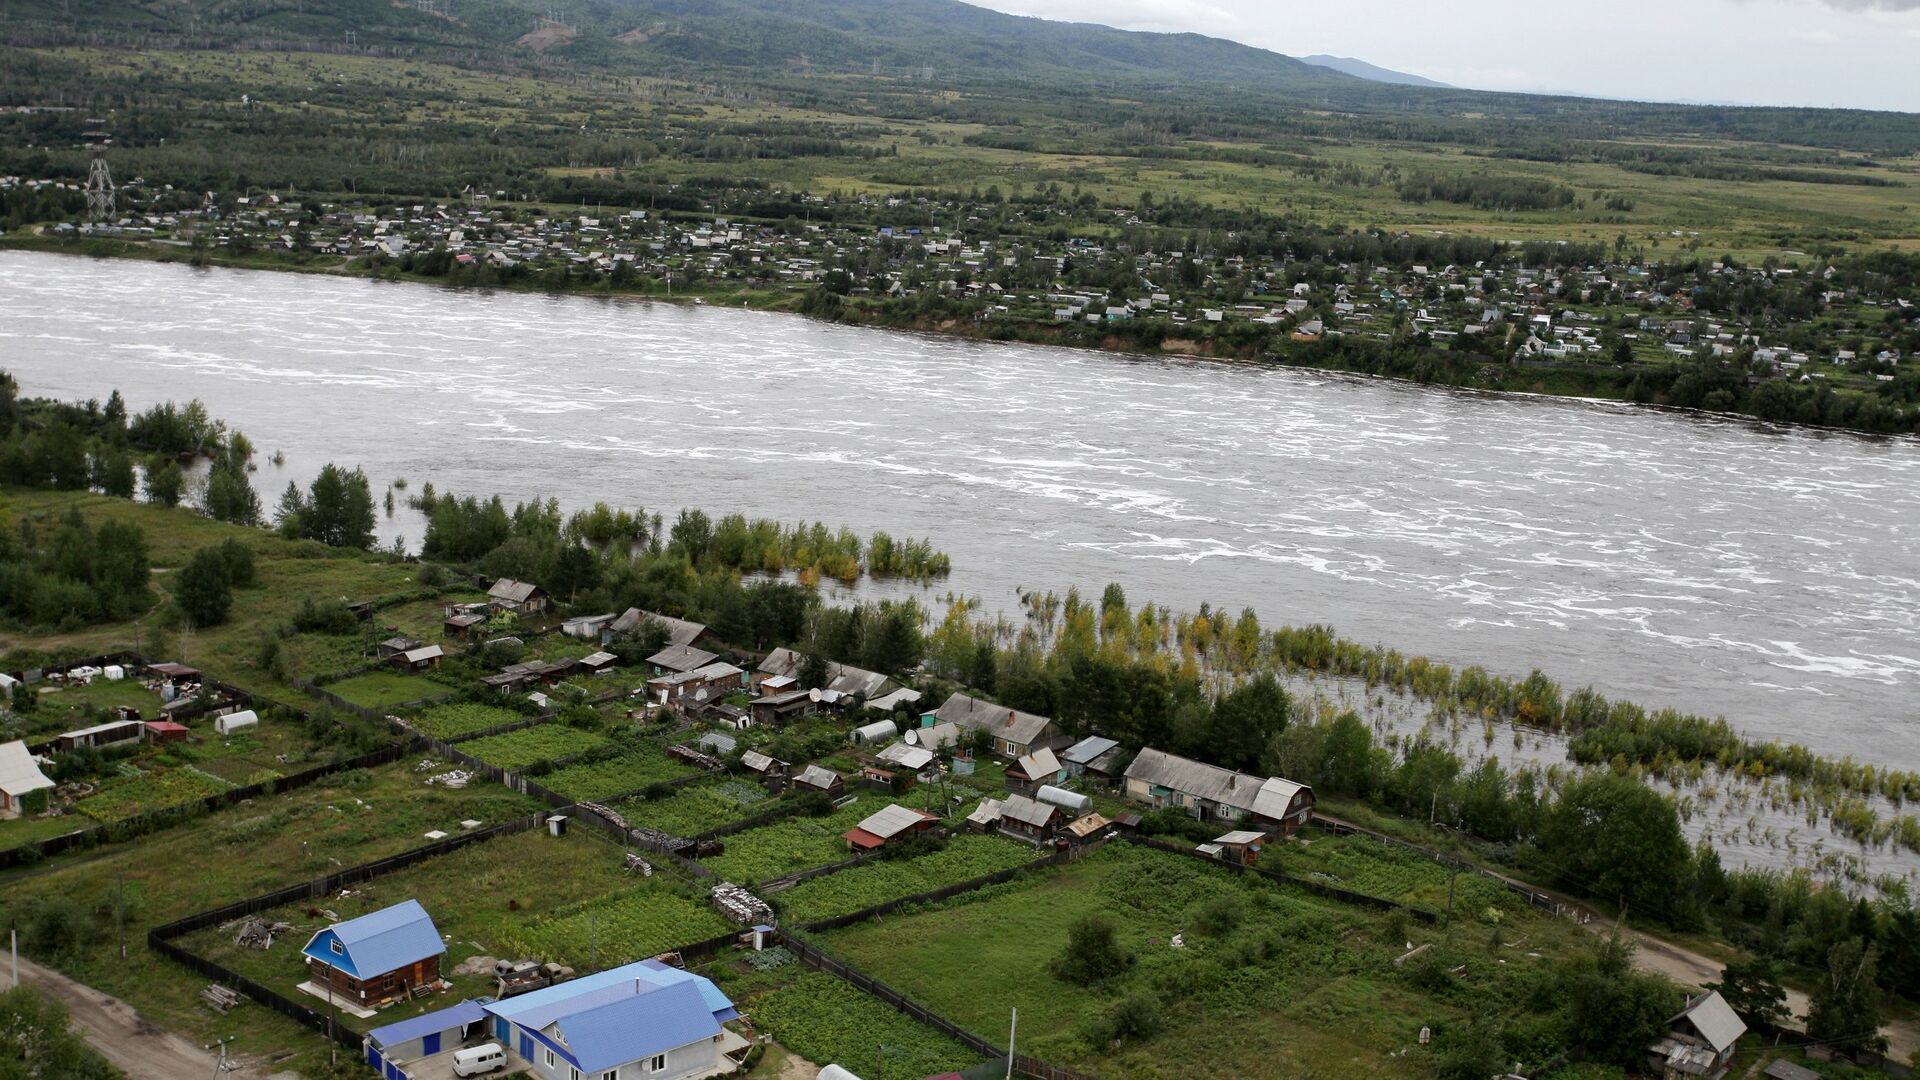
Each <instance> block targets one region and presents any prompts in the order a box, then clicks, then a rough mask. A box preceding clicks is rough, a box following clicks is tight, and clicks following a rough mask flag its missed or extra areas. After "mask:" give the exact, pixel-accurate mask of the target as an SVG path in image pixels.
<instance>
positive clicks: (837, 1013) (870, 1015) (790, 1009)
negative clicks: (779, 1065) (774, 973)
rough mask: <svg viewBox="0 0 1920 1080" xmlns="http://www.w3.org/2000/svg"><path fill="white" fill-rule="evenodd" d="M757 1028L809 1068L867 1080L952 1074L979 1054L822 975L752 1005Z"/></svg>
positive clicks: (809, 974)
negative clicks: (834, 1067) (853, 1073)
mask: <svg viewBox="0 0 1920 1080" xmlns="http://www.w3.org/2000/svg"><path fill="white" fill-rule="evenodd" d="M747 1009H748V1013H749V1015H751V1016H752V1017H753V1020H754V1023H755V1025H756V1026H757V1027H758V1028H759V1029H760V1030H761V1031H765V1032H769V1033H771V1034H772V1035H773V1037H774V1039H775V1040H776V1041H778V1042H779V1043H780V1044H781V1045H782V1046H785V1047H787V1048H788V1049H790V1050H792V1051H793V1052H794V1053H796V1054H799V1055H800V1056H801V1057H803V1058H806V1059H807V1060H808V1061H813V1062H820V1063H826V1062H839V1063H841V1064H842V1065H844V1066H845V1067H847V1068H852V1069H858V1070H859V1074H860V1075H861V1076H863V1077H871V1078H873V1080H920V1078H921V1077H924V1076H932V1075H934V1074H937V1073H943V1072H958V1071H959V1070H961V1069H964V1068H967V1067H968V1066H970V1065H973V1064H974V1063H976V1062H978V1061H979V1060H980V1058H979V1055H977V1054H975V1053H974V1052H973V1051H971V1050H969V1049H967V1048H966V1047H964V1046H962V1045H960V1044H959V1043H957V1042H954V1041H953V1040H952V1039H949V1038H947V1037H946V1036H945V1035H942V1034H940V1033H939V1032H938V1031H935V1030H934V1029H932V1028H930V1027H928V1026H926V1025H925V1024H922V1023H920V1022H919V1021H917V1020H913V1019H910V1018H908V1017H905V1016H902V1015H901V1014H899V1013H897V1012H895V1011H893V1009H892V1008H890V1007H889V1006H887V1005H885V1004H882V1003H881V1002H879V1001H877V1000H875V999H873V998H871V997H869V996H867V995H866V994H863V993H861V992H860V991H858V990H856V989H854V988H853V987H852V986H850V985H848V984H847V983H845V982H842V981H841V980H839V979H836V978H834V977H833V976H831V975H828V974H825V973H824V972H818V971H809V972H807V973H806V974H804V975H802V976H800V977H799V978H798V979H795V980H794V981H793V982H791V983H789V984H787V985H786V986H783V987H781V988H780V989H778V990H774V991H771V992H769V993H767V994H764V995H762V996H760V997H757V998H754V999H753V1000H752V1001H751V1002H749V1003H748V1006H747Z"/></svg>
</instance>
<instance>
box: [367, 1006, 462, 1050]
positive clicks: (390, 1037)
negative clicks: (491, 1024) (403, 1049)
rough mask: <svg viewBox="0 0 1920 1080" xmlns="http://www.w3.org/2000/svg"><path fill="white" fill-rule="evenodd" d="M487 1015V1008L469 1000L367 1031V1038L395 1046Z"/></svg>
mask: <svg viewBox="0 0 1920 1080" xmlns="http://www.w3.org/2000/svg"><path fill="white" fill-rule="evenodd" d="M486 1017H487V1010H486V1009H484V1008H481V1006H480V1003H479V1002H477V1001H473V1000H467V1001H463V1002H461V1003H460V1004H458V1005H454V1006H451V1007H449V1008H445V1009H437V1010H435V1011H433V1012H430V1013H422V1014H420V1015H419V1016H415V1017H412V1018H410V1019H407V1020H402V1021H400V1022H399V1023H397V1024H388V1025H387V1026H386V1027H377V1028H374V1029H373V1030H372V1031H369V1032H367V1040H368V1041H369V1042H371V1043H373V1045H375V1046H394V1045H397V1044H399V1043H403V1042H412V1041H413V1040H414V1039H417V1038H419V1037H421V1036H422V1035H432V1034H434V1033H435V1032H440V1031H452V1030H453V1029H455V1028H461V1027H466V1026H467V1025H468V1024H471V1023H473V1022H474V1021H476V1020H484V1019H486Z"/></svg>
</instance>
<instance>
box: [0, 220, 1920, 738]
mask: <svg viewBox="0 0 1920 1080" xmlns="http://www.w3.org/2000/svg"><path fill="white" fill-rule="evenodd" d="M0 367H4V368H6V369H7V370H10V371H11V372H13V373H14V375H15V376H16V377H17V378H18V379H19V380H20V382H21V384H22V387H23V391H24V392H25V393H27V394H30V395H50V396H55V397H60V398H67V399H76V398H89V397H99V398H105V397H106V395H107V392H108V391H109V390H110V389H113V388H115V387H118V388H119V389H120V390H121V392H122V393H123V394H125V396H126V397H127V400H128V401H129V403H130V404H131V405H133V406H134V407H136V408H139V407H144V406H145V405H147V404H151V403H153V402H156V401H162V400H167V399H173V400H176V401H183V402H184V401H185V400H187V399H189V398H196V397H197V398H200V399H203V400H204V401H205V402H206V403H207V405H208V407H209V409H210V410H211V411H212V413H213V415H215V416H217V417H221V418H224V419H226V420H227V421H229V422H230V423H232V424H233V425H235V426H237V427H239V428H240V429H242V430H244V431H246V432H247V434H248V435H249V436H251V437H252V438H253V440H254V442H255V444H256V445H257V446H259V447H260V449H261V450H262V452H263V457H264V456H266V455H269V454H271V453H272V452H273V451H274V450H281V451H284V452H285V454H286V457H287V461H286V464H285V466H284V467H281V468H275V467H273V466H271V465H265V464H263V466H262V469H261V472H260V474H259V478H258V482H259V486H260V487H261V488H262V495H263V498H264V500H265V502H266V504H267V505H268V506H269V507H271V506H272V504H273V502H274V500H275V499H276V497H277V495H278V491H279V489H280V488H281V487H284V486H285V484H286V481H287V480H288V479H289V478H293V479H303V480H304V479H305V478H307V477H310V476H311V475H312V474H313V472H314V471H316V470H317V469H318V467H319V466H320V464H322V463H324V462H327V461H336V462H340V463H342V464H350V465H361V466H364V467H365V468H366V470H367V471H368V473H369V475H370V476H371V477H372V478H373V480H374V482H375V484H376V487H381V486H384V484H385V483H386V482H388V481H390V480H392V479H394V478H398V477H404V478H406V479H407V480H408V481H410V482H411V483H412V484H413V485H415V487H417V486H418V484H419V483H420V482H421V481H425V480H431V481H433V483H434V484H435V486H436V487H437V488H438V489H439V490H441V491H459V492H477V493H491V492H499V493H501V494H502V495H504V496H506V497H507V498H508V499H509V500H515V499H527V498H533V497H540V498H545V497H547V496H554V497H557V498H558V499H559V500H560V502H561V503H562V504H563V505H564V506H566V507H567V508H569V509H572V508H577V507H580V506H582V505H589V504H591V503H593V502H595V501H597V500H604V501H607V502H609V503H612V504H615V505H619V506H629V507H642V506H643V507H645V508H647V509H649V510H656V511H661V512H664V513H665V514H666V515H667V516H668V518H669V519H670V518H671V517H672V515H673V513H674V512H675V510H677V509H678V508H679V507H682V506H702V507H705V508H707V509H709V510H712V511H732V510H742V511H746V512H748V513H750V514H755V515H762V516H769V517H775V518H780V519H783V520H788V521H795V520H802V519H807V520H813V519H818V520H823V521H826V522H827V523H829V524H832V525H838V524H847V525H851V526H853V527H855V528H856V529H858V530H859V531H860V532H862V533H863V534H864V533H867V532H871V531H873V530H876V529H886V530H889V531H891V532H893V533H894V534H895V535H914V536H929V537H931V538H932V539H933V540H934V542H935V544H936V545H937V546H938V547H940V548H941V549H943V550H945V551H947V552H949V553H950V554H951V555H952V556H953V562H954V566H955V572H954V575H953V579H952V581H951V582H950V583H948V584H947V585H945V586H942V588H941V591H944V590H945V588H947V587H951V588H953V589H955V590H957V591H960V592H963V593H967V594H971V595H975V596H979V597H981V598H983V599H984V600H986V601H987V602H988V603H989V604H990V605H995V606H999V607H1002V608H1005V609H1007V610H1012V609H1014V608H1015V606H1016V599H1015V591H1016V590H1017V589H1018V588H1021V587H1026V588H1029V589H1033V588H1039V589H1048V588H1051V589H1057V590H1059V591H1062V592H1064V591H1065V589H1066V587H1067V586H1069V585H1078V586H1080V587H1081V588H1082V589H1083V590H1091V591H1095V592H1097V591H1098V590H1099V589H1100V588H1101V587H1102V586H1103V585H1104V584H1105V583H1106V582H1109V581H1119V582H1121V583H1123V584H1124V585H1125V586H1126V590H1127V595H1128V597H1129V598H1130V599H1132V600H1134V601H1135V602H1139V601H1142V600H1146V599H1152V600H1154V601H1157V602H1159V603H1163V604H1167V605H1169V606H1172V607H1175V608H1178V609H1192V608H1195V607H1197V606H1198V605H1199V604H1200V603H1201V602H1202V601H1210V602H1211V603H1212V604H1213V605H1214V606H1215V607H1216V608H1220V607H1224V608H1227V609H1230V610H1233V611H1236V612H1237V611H1238V610H1239V609H1240V608H1242V607H1246V606H1251V607H1253V608H1255V609H1256V610H1258V611H1259V612H1260V614H1261V616H1262V618H1263V620H1265V621H1266V622H1268V623H1270V624H1277V623H1281V622H1292V623H1307V622H1329V623H1332V624H1334V625H1335V626H1336V627H1338V628H1339V629H1340V630H1341V631H1342V632H1343V633H1345V634H1346V635H1348V636H1350V637H1355V638H1358V639H1361V640H1364V641H1369V642H1372V641H1378V642H1384V643H1387V644H1390V645H1393V646H1396V647H1398V648H1400V649H1403V650H1406V651H1408V652H1419V653H1425V654H1428V655H1431V656H1433V657H1436V658H1439V659H1444V660H1447V661H1451V662H1454V663H1456V664H1464V663H1481V664H1484V665H1486V666H1488V667H1489V668H1491V669H1493V670H1496V671H1500V672H1506V673H1512V674H1524V673H1525V672H1526V671H1528V670H1529V669H1531V668H1534V667H1539V668H1541V669H1543V670H1545V671H1546V672H1548V673H1549V674H1551V675H1552V676H1554V677H1555V678H1557V679H1559V680H1560V681H1561V682H1562V683H1563V684H1566V685H1568V686H1569V687H1571V686H1577V685H1582V684H1592V685H1593V686H1595V687H1597V688H1599V689H1600V690H1602V691H1603V692H1605V693H1607V694H1610V695H1616V696H1623V697H1628V698H1632V699H1634V700H1637V701H1640V702H1643V703H1646V704H1649V705H1674V706H1679V707H1683V708H1686V709H1689V710H1695V711H1700V712H1704V713H1708V714H1723V715H1725V716H1727V717H1728V718H1729V719H1730V720H1732V721H1733V722H1734V723H1735V724H1737V725H1738V726H1739V727H1740V728H1742V729H1743V730H1745V731H1748V732H1751V733H1755V734H1759V735H1764V736H1774V737H1779V738H1784V739H1790V740H1795V741H1802V742H1806V743H1809V744H1811V745H1813V746H1814V747H1816V748H1818V749H1821V750H1823V751H1826V752H1830V753H1835V754H1851V755H1854V756H1856V757H1858V758H1861V759H1864V760H1871V761H1876V762H1883V763H1886V764H1890V765H1896V766H1900V767H1905V768H1920V694H1916V684H1920V443H1916V442H1915V441H1912V440H1886V439H1869V438H1860V437H1855V436H1851V435H1845V434H1838V433H1831V432H1820V431H1810V430H1796V429H1781V428H1774V427H1769V426H1763V425H1757V424H1752V423H1744V422H1737V421H1727V420H1718V419H1710V418H1704V417H1699V416H1692V415H1679V414H1673V413H1667V412H1660V411H1654V410H1649V409H1641V408H1633V407H1627V406H1621V405H1614V404H1605V403H1593V402H1585V401H1571V400H1554V399H1541V398H1530V397H1505V396H1494V395H1485V394H1463V393H1452V392H1447V391H1442V390H1434V389H1426V388H1422V387H1418V386H1412V385H1406V384H1400V383H1393V382H1382V381H1372V380H1362V379H1349V378H1342V377H1332V376H1327V375H1322V374H1318V373H1313V372H1302V371H1286V370H1261V369H1256V368H1252V367H1244V366H1234V365H1226V364H1215V363H1207V362H1188V361H1181V360H1168V359H1158V358H1140V357H1127V356H1117V355H1109V354H1102V353H1095V352H1081V351H1075V350H1068V349H1057V348H1042V347H1034V346H1023V345H1001V344H981V343H974V342H966V341H958V340H949V339H943V338H938V337H924V336H916V335H905V334H898V333H892V332H887V331H880V330H868V329H861V328H849V327H843V326H833V325H827V324H823V323H818V322H812V321H808V320H805V319H801V318H798V317H794V316H787V315H769V314H761V313H754V312H748V311H741V310H722V309H719V308H715V307H686V306H672V305H666V304H655V303H646V302H626V301H605V300H596V299H590V298H577V297H576V298H563V297H542V296H530V295H520V294H509V293H484V292H466V293H462V292H454V291H447V290H441V289H435V288H429V287H423V286H414V285H393V284H381V283H376V282H368V281H358V280H342V279H335V278H328V277H314V276H301V275H294V274H273V273H258V272H240V271H225V270H194V269H190V268H187V267H184V266H162V265H154V264H147V263H139V262H125V261H106V260H84V259H76V258H68V257H62V256H55V255H35V254H20V253H6V254H0ZM388 528H389V531H390V534H391V533H393V532H405V533H408V534H412V538H413V539H415V540H417V532H418V530H419V528H420V525H419V522H418V520H417V518H408V517H406V516H405V515H404V514H403V516H402V518H400V519H396V520H395V521H394V522H392V523H390V524H389V526H388Z"/></svg>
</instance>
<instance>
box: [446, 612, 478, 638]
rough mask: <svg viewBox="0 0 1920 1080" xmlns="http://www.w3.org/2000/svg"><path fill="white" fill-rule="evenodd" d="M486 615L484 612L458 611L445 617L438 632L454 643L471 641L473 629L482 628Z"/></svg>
mask: <svg viewBox="0 0 1920 1080" xmlns="http://www.w3.org/2000/svg"><path fill="white" fill-rule="evenodd" d="M486 621H487V615H486V612H484V611H459V612H453V613H450V614H448V615H447V617H446V619H445V620H444V621H442V622H441V624H440V632H441V633H442V634H445V635H446V636H447V637H450V638H452V639H454V640H455V641H471V640H473V634H474V628H475V627H478V626H484V625H485V624H486Z"/></svg>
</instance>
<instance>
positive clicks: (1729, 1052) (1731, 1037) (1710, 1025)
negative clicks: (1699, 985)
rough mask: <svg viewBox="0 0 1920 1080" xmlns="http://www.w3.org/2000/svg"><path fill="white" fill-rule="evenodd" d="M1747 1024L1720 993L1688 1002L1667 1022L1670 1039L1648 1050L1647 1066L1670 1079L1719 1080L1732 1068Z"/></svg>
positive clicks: (1701, 996)
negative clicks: (1699, 1079)
mask: <svg viewBox="0 0 1920 1080" xmlns="http://www.w3.org/2000/svg"><path fill="white" fill-rule="evenodd" d="M1746 1033H1747V1025H1746V1022H1745V1021H1743V1020H1741V1019H1740V1017H1739V1015H1738V1014H1736V1013H1735V1012H1734V1011H1733V1007H1732V1006H1731V1005H1728V1004H1727V1001H1726V999H1725V998H1723V997H1721V996H1720V994H1719V993H1718V992H1717V991H1711V990H1710V991H1708V992H1706V993H1704V994H1700V995H1698V996H1697V997H1693V998H1689V999H1688V1000H1687V1007H1686V1008H1684V1009H1682V1010H1680V1011H1679V1012H1678V1013H1676V1014H1675V1015H1674V1017H1673V1018H1672V1019H1671V1020H1668V1021H1667V1037H1666V1038H1664V1039H1661V1040H1660V1041H1659V1042H1657V1043H1655V1044H1653V1045H1652V1046H1650V1047H1648V1048H1647V1057H1648V1064H1649V1065H1650V1066H1651V1067H1652V1068H1653V1070H1654V1071H1655V1072H1657V1073H1659V1074H1660V1075H1662V1076H1667V1077H1696V1076H1697V1077H1704V1078H1705V1080H1719V1078H1720V1077H1723V1076H1725V1075H1726V1074H1727V1070H1728V1069H1729V1068H1731V1067H1732V1065H1733V1052H1734V1047H1735V1045H1736V1044H1737V1043H1739V1041H1740V1037H1741V1036H1742V1035H1745V1034H1746Z"/></svg>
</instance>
